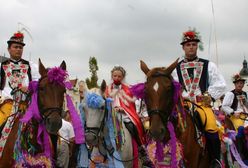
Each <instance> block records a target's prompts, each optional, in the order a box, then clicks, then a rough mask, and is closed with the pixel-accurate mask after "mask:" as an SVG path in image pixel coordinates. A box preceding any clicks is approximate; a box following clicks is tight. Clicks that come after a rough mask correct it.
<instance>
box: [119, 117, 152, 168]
mask: <svg viewBox="0 0 248 168" xmlns="http://www.w3.org/2000/svg"><path fill="white" fill-rule="evenodd" d="M124 123H125V125H126V128H127V129H128V131H129V132H130V134H131V136H132V137H133V138H134V139H135V141H136V142H137V144H138V152H139V158H141V160H142V168H146V167H147V168H148V167H149V168H152V167H154V166H153V163H152V161H151V160H150V158H149V157H148V155H147V152H146V148H145V147H144V146H143V145H142V143H141V141H140V138H139V134H138V131H137V128H136V126H135V125H134V124H133V123H132V122H124Z"/></svg>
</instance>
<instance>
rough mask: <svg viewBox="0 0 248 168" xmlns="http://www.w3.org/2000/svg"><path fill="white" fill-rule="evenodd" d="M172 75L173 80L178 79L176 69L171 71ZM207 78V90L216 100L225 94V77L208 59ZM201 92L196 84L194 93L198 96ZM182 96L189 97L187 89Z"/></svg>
mask: <svg viewBox="0 0 248 168" xmlns="http://www.w3.org/2000/svg"><path fill="white" fill-rule="evenodd" d="M194 73H196V72H195V71H194ZM172 76H173V78H174V80H176V81H179V79H178V76H177V70H176V69H175V70H174V71H173V72H172ZM208 78H209V79H208V82H209V86H208V90H207V91H208V93H209V94H210V95H211V96H212V97H213V98H214V99H215V100H216V99H218V98H220V97H221V96H222V95H224V94H225V91H226V82H225V79H224V77H223V76H222V74H221V73H220V72H219V70H218V68H217V66H216V65H215V64H214V63H213V62H210V61H209V63H208ZM202 94H203V93H201V90H200V87H199V85H198V87H197V88H196V90H195V95H196V96H199V95H202ZM182 96H183V97H184V98H188V97H189V91H186V90H185V89H184V91H183V93H182Z"/></svg>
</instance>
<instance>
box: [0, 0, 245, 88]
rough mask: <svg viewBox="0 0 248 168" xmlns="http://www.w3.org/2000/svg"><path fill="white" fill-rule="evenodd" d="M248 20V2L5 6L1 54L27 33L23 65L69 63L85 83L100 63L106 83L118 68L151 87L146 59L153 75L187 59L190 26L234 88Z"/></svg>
mask: <svg viewBox="0 0 248 168" xmlns="http://www.w3.org/2000/svg"><path fill="white" fill-rule="evenodd" d="M247 16H248V1H247V0H204V1H203V0H187V1H185V0H0V23H1V28H0V30H1V31H0V55H5V56H7V57H9V55H8V51H7V43H6V41H7V40H8V39H9V38H10V36H11V35H13V33H14V32H16V31H17V30H21V29H23V28H24V29H26V30H27V31H24V32H23V33H24V35H25V39H24V41H25V43H26V46H25V48H24V55H23V58H24V59H27V60H31V61H33V62H35V63H38V59H39V58H41V60H42V62H43V64H44V65H45V66H46V67H53V66H59V65H60V63H61V62H62V61H63V60H65V61H66V64H67V70H68V72H69V74H70V78H71V79H73V78H76V77H77V78H78V79H83V80H84V79H85V78H87V77H90V72H89V64H88V62H89V58H90V57H92V56H94V57H95V58H96V59H97V61H98V66H99V71H98V72H97V73H98V77H99V84H100V83H101V81H102V80H103V79H105V80H106V81H107V82H110V71H111V69H112V68H113V66H114V65H121V66H123V67H124V68H125V69H126V71H127V76H126V82H127V83H129V84H135V83H138V82H144V81H145V75H144V74H143V72H142V71H141V70H140V60H143V61H144V62H145V63H146V64H147V65H148V67H149V68H153V67H157V66H169V65H170V64H171V63H172V62H173V61H175V60H176V59H177V58H179V57H180V58H182V57H183V54H184V53H183V50H182V47H181V45H180V42H181V38H182V33H183V32H185V31H187V30H188V29H189V27H191V28H196V30H197V31H199V32H200V34H201V37H202V41H203V43H204V51H202V52H201V51H199V52H198V56H199V57H201V58H205V59H209V60H211V61H212V62H215V63H216V64H217V65H218V67H219V70H220V72H221V73H222V74H223V75H224V78H225V79H226V82H227V84H228V89H231V88H232V87H233V85H232V81H231V76H232V75H233V74H235V73H238V72H239V71H240V69H241V68H242V62H243V60H244V57H246V58H247V59H248V22H247V18H246V17H247ZM245 18H246V19H245ZM29 34H30V35H29Z"/></svg>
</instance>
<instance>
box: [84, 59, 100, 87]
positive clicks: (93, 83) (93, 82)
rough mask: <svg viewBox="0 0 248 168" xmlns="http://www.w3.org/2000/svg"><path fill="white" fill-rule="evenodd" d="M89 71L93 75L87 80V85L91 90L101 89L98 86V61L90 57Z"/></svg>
mask: <svg viewBox="0 0 248 168" xmlns="http://www.w3.org/2000/svg"><path fill="white" fill-rule="evenodd" d="M89 70H90V73H91V77H90V78H86V80H85V81H86V84H87V86H88V88H89V89H91V88H94V87H99V86H98V84H97V81H98V76H97V71H98V65H97V60H96V58H95V57H90V59H89Z"/></svg>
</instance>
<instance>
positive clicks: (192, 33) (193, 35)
mask: <svg viewBox="0 0 248 168" xmlns="http://www.w3.org/2000/svg"><path fill="white" fill-rule="evenodd" d="M191 41H195V42H198V43H199V49H200V50H201V51H202V50H203V44H202V41H201V36H200V33H199V32H197V31H196V29H195V28H194V29H191V28H189V30H188V31H186V32H183V36H182V42H181V43H180V44H181V45H184V44H185V43H187V42H191Z"/></svg>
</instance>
